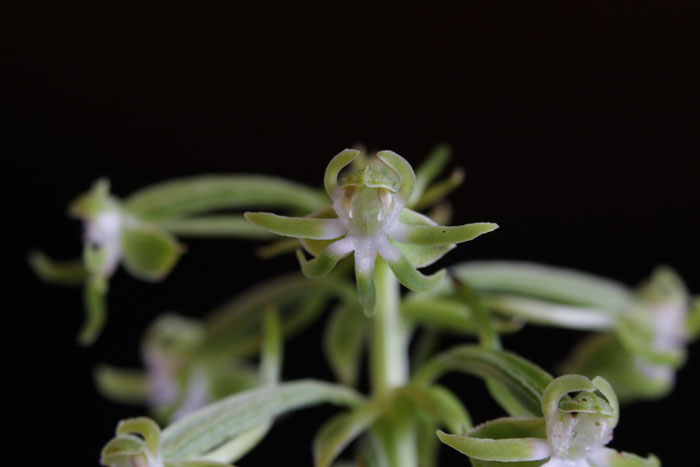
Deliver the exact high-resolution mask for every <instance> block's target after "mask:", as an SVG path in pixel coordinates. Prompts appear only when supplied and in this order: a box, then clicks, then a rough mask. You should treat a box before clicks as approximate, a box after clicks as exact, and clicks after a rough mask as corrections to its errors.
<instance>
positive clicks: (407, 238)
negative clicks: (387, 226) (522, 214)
mask: <svg viewBox="0 0 700 467" xmlns="http://www.w3.org/2000/svg"><path fill="white" fill-rule="evenodd" d="M497 228H498V224H493V223H490V222H477V223H474V224H465V225H460V226H451V227H448V226H442V225H408V224H402V223H396V224H395V225H394V227H393V228H392V230H391V231H390V232H389V236H390V237H391V238H392V240H396V241H398V242H403V243H410V244H413V245H450V244H452V243H461V242H467V241H469V240H473V239H475V238H476V237H478V236H480V235H482V234H485V233H488V232H491V231H493V230H496V229H497Z"/></svg>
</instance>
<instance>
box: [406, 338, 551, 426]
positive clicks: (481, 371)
mask: <svg viewBox="0 0 700 467" xmlns="http://www.w3.org/2000/svg"><path fill="white" fill-rule="evenodd" d="M450 371H459V372H463V373H469V374H473V375H475V376H479V377H481V378H484V379H495V380H497V381H499V382H500V383H502V384H504V385H505V386H507V387H508V388H509V389H510V391H511V392H512V394H513V395H514V396H516V397H517V398H518V400H519V401H520V403H521V404H522V405H523V406H524V407H525V408H527V410H528V411H529V412H530V413H531V414H540V413H541V408H540V399H541V397H542V393H543V392H544V390H545V388H546V387H547V385H548V384H549V383H550V382H551V381H552V377H551V376H550V375H549V374H548V373H547V372H546V371H544V370H542V369H541V368H539V367H538V366H536V365H534V364H532V363H530V362H528V361H527V360H525V359H523V358H521V357H519V356H517V355H515V354H512V353H510V352H506V351H503V350H496V349H487V348H483V347H478V346H474V345H464V346H458V347H454V348H452V349H450V350H448V351H446V352H443V353H441V354H438V355H437V356H435V357H433V358H432V359H431V360H429V361H428V362H427V363H426V364H425V365H423V366H422V367H421V368H420V369H419V370H418V372H417V373H416V375H415V377H414V381H415V382H417V383H422V384H425V383H428V382H430V381H433V380H435V379H437V378H439V377H440V376H442V375H443V374H445V373H447V372H450Z"/></svg>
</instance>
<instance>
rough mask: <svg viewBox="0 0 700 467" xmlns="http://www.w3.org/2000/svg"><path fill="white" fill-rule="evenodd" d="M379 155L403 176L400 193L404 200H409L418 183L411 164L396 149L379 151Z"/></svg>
mask: <svg viewBox="0 0 700 467" xmlns="http://www.w3.org/2000/svg"><path fill="white" fill-rule="evenodd" d="M377 157H378V158H379V159H381V160H382V162H384V163H385V164H386V165H388V166H389V167H391V168H392V169H393V170H394V172H396V173H397V174H398V175H399V177H400V178H401V185H400V186H399V194H400V195H401V197H402V198H403V201H404V202H406V201H408V200H409V199H410V197H411V193H413V187H414V186H415V184H416V174H415V173H414V172H413V168H412V167H411V164H409V163H408V161H407V160H406V159H404V158H403V157H401V156H399V155H398V154H396V153H395V152H394V151H379V152H378V153H377Z"/></svg>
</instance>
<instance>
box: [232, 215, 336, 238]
mask: <svg viewBox="0 0 700 467" xmlns="http://www.w3.org/2000/svg"><path fill="white" fill-rule="evenodd" d="M245 218H246V219H248V220H249V221H250V222H252V223H253V224H255V225H258V226H260V227H262V228H264V229H267V230H269V231H270V232H273V233H275V234H277V235H283V236H286V237H296V238H310V239H314V240H332V239H334V238H338V237H342V236H343V235H345V234H346V233H347V229H346V228H345V227H344V226H343V224H342V222H341V221H340V219H318V218H314V217H285V216H278V215H277V214H272V213H269V212H246V213H245Z"/></svg>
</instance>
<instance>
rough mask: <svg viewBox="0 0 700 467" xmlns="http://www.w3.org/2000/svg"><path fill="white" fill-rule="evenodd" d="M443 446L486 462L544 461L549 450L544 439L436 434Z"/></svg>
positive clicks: (440, 432)
mask: <svg viewBox="0 0 700 467" xmlns="http://www.w3.org/2000/svg"><path fill="white" fill-rule="evenodd" d="M437 436H438V438H440V441H442V442H443V443H444V444H446V445H448V446H450V447H451V448H453V449H456V450H457V451H459V452H461V453H462V454H465V455H467V456H469V457H474V458H476V459H481V460H487V461H498V462H522V461H534V460H540V459H545V458H547V457H548V456H549V448H548V446H547V442H546V441H545V440H544V439H539V438H504V439H486V438H474V437H471V436H469V435H466V436H461V435H450V434H447V433H445V432H443V431H438V432H437Z"/></svg>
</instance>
